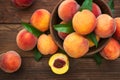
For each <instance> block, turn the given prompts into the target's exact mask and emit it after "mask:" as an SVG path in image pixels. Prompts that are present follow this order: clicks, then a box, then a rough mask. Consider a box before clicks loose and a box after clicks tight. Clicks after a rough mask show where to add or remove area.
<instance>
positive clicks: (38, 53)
mask: <svg viewBox="0 0 120 80" xmlns="http://www.w3.org/2000/svg"><path fill="white" fill-rule="evenodd" d="M34 58H35V60H36V61H39V60H40V59H41V58H42V54H41V53H40V52H39V51H38V49H37V47H35V49H34Z"/></svg>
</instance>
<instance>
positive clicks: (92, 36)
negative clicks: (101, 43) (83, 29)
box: [87, 32, 98, 47]
mask: <svg viewBox="0 0 120 80" xmlns="http://www.w3.org/2000/svg"><path fill="white" fill-rule="evenodd" d="M87 38H89V39H90V40H91V41H92V42H93V43H94V44H95V46H96V47H97V46H98V41H97V39H96V35H95V33H93V32H92V33H90V34H88V35H87Z"/></svg>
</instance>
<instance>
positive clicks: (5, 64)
mask: <svg viewBox="0 0 120 80" xmlns="http://www.w3.org/2000/svg"><path fill="white" fill-rule="evenodd" d="M20 66H21V57H20V55H19V54H18V53H17V52H16V51H8V52H6V53H3V54H1V56H0V68H1V69H2V70H3V71H5V72H7V73H13V72H16V71H17V70H18V69H19V68H20Z"/></svg>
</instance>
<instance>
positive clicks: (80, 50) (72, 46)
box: [63, 32, 89, 58]
mask: <svg viewBox="0 0 120 80" xmlns="http://www.w3.org/2000/svg"><path fill="white" fill-rule="evenodd" d="M63 48H64V50H65V52H66V53H67V54H68V55H69V56H70V57H72V58H79V57H82V56H84V55H85V54H86V53H87V52H88V50H89V43H88V40H87V39H86V38H84V37H83V36H81V35H78V34H77V33H76V32H73V33H70V34H69V35H68V36H67V37H66V38H65V40H64V42H63Z"/></svg>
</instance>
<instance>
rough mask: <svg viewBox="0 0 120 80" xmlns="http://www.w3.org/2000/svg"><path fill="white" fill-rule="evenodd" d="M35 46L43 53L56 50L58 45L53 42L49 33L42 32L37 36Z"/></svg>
mask: <svg viewBox="0 0 120 80" xmlns="http://www.w3.org/2000/svg"><path fill="white" fill-rule="evenodd" d="M37 48H38V50H39V51H40V52H41V54H43V55H48V54H54V53H55V52H56V51H57V50H58V46H57V45H56V44H55V42H54V41H53V38H52V37H51V35H50V34H49V35H46V34H42V35H41V36H40V37H39V38H38V43H37Z"/></svg>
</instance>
